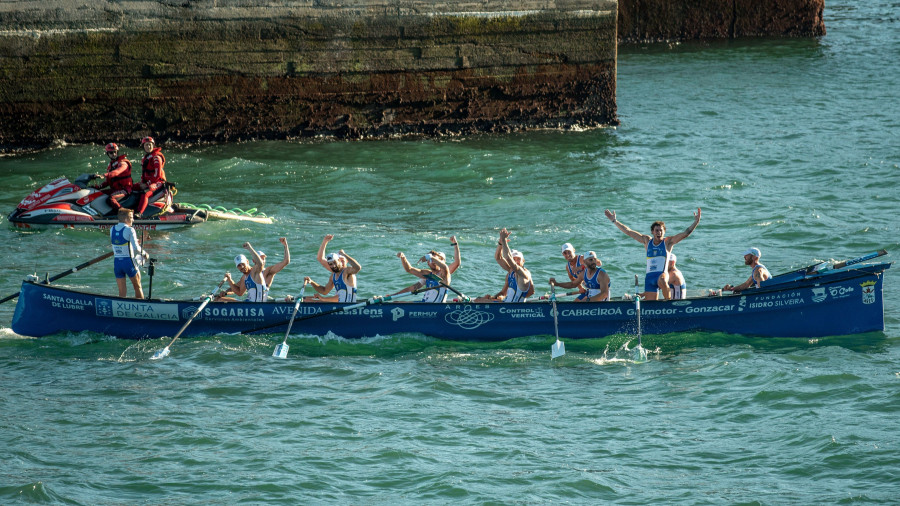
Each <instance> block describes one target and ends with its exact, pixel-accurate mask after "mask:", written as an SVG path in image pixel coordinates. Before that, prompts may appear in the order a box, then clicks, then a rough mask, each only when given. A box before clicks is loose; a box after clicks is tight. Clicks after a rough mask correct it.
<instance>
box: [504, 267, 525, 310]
mask: <svg viewBox="0 0 900 506" xmlns="http://www.w3.org/2000/svg"><path fill="white" fill-rule="evenodd" d="M506 281H507V284H508V286H507V288H506V298H505V299H503V302H527V301H528V290H529V289H530V288H531V287H530V286H524V287H522V288H519V283H518V281H516V271H510V273H509V274H508V275H507V276H506Z"/></svg>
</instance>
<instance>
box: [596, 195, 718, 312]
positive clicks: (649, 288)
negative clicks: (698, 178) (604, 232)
mask: <svg viewBox="0 0 900 506" xmlns="http://www.w3.org/2000/svg"><path fill="white" fill-rule="evenodd" d="M605 214H606V217H607V218H609V221H611V222H613V225H615V226H616V227H618V229H619V230H621V231H622V232H624V233H625V235H627V236H628V237H631V238H632V239H634V240H635V241H637V242H639V243H641V244H643V245H644V247H645V248H646V249H647V274H646V276H644V292H643V293H641V297H642V298H644V299H647V300H656V298H657V290H661V291H662V293H663V297H664V298H666V299H669V298H671V294H670V291H669V273H668V270H667V266H668V263H669V254H671V253H672V247H673V246H675V245H676V244H678V243H679V242H681V241H682V240H684V239H685V238H687V236H689V235H691V232H693V231H694V229H695V228H697V225H698V224H699V223H700V208H699V207H698V208H697V212H696V213H694V222H693V223H691V224H690V225H689V226H688V228H687V229H686V230H685V231H684V232H681V233H680V234H675V235H673V236H671V237H666V224H665V223H663V222H661V221H654V222H653V224H651V225H650V232H651V233H652V234H653V235H652V236H649V235H647V234H641V233H639V232H635V231H634V230H632V229H630V228H628V227H627V226H626V225H625V224H624V223H622V222H620V221H619V220H618V219H616V212H615V211H610V210H609V209H607V210H606V212H605Z"/></svg>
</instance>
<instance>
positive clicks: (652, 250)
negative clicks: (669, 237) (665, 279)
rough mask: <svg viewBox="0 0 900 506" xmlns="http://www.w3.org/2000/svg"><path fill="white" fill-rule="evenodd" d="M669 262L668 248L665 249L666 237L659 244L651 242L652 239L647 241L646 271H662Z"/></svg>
mask: <svg viewBox="0 0 900 506" xmlns="http://www.w3.org/2000/svg"><path fill="white" fill-rule="evenodd" d="M668 264H669V250H668V249H666V239H665V238H663V240H662V241H661V242H660V243H659V244H653V239H651V240H650V242H648V243H647V273H648V274H649V273H651V272H652V273H656V272H664V271H665V270H666V268H667V266H668Z"/></svg>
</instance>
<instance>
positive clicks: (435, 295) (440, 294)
mask: <svg viewBox="0 0 900 506" xmlns="http://www.w3.org/2000/svg"><path fill="white" fill-rule="evenodd" d="M424 281H425V288H434V287H438V286H440V288H437V289H434V290H428V291H427V292H423V294H422V302H446V300H447V289H446V288H445V287H443V286H441V284H440V283H439V282H437V281H434V280H432V279H428V278H424Z"/></svg>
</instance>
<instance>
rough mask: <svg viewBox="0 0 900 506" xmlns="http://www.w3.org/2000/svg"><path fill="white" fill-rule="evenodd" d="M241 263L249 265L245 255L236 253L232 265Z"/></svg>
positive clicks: (236, 265)
mask: <svg viewBox="0 0 900 506" xmlns="http://www.w3.org/2000/svg"><path fill="white" fill-rule="evenodd" d="M241 264H247V265H250V262H249V261H247V257H245V256H244V255H238V256H236V257H234V266H235V267H239V266H240V265H241Z"/></svg>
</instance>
